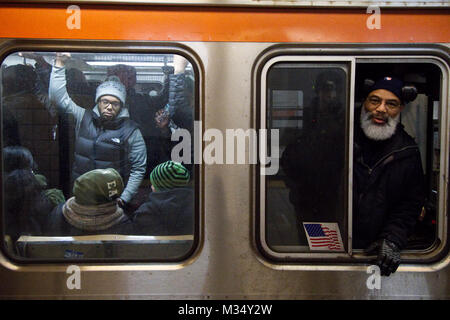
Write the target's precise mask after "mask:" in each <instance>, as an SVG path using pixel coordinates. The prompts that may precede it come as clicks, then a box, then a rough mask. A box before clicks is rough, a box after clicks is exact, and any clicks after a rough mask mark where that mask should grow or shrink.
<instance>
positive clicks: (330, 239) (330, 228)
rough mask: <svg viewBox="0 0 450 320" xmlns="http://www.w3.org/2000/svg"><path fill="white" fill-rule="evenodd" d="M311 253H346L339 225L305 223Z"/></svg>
mask: <svg viewBox="0 0 450 320" xmlns="http://www.w3.org/2000/svg"><path fill="white" fill-rule="evenodd" d="M303 227H304V228H305V232H306V237H307V238H308V244H309V249H310V250H311V251H337V252H342V251H344V245H343V243H342V238H341V233H340V231H339V226H338V224H337V223H321V222H303Z"/></svg>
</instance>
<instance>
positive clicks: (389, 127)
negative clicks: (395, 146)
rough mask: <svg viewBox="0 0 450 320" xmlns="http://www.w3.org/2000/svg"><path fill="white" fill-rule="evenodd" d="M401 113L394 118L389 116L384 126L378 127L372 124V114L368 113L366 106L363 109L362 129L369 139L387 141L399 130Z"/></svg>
mask: <svg viewBox="0 0 450 320" xmlns="http://www.w3.org/2000/svg"><path fill="white" fill-rule="evenodd" d="M399 119H400V113H399V114H397V116H395V117H394V118H391V117H389V116H388V121H387V122H386V123H385V124H383V125H377V124H375V123H373V122H372V115H371V113H369V112H367V111H366V109H365V108H364V106H363V107H362V108H361V128H362V130H363V131H364V133H365V134H366V136H367V137H368V138H369V139H372V140H379V141H381V140H386V139H389V138H390V137H392V135H393V134H394V133H395V129H396V128H397V124H398V121H399Z"/></svg>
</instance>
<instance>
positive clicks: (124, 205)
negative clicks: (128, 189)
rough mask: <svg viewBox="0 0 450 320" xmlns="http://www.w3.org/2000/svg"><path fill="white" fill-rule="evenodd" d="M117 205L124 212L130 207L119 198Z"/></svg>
mask: <svg viewBox="0 0 450 320" xmlns="http://www.w3.org/2000/svg"><path fill="white" fill-rule="evenodd" d="M117 204H118V205H119V207H121V208H122V209H124V210H125V209H127V207H128V205H127V203H126V202H125V201H124V200H123V199H122V198H117Z"/></svg>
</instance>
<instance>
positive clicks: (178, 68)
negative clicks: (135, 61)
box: [173, 54, 188, 74]
mask: <svg viewBox="0 0 450 320" xmlns="http://www.w3.org/2000/svg"><path fill="white" fill-rule="evenodd" d="M187 63H188V61H187V60H186V59H185V58H184V57H183V56H180V55H178V54H174V55H173V67H174V72H173V73H174V74H178V73H183V72H184V71H185V69H186V65H187Z"/></svg>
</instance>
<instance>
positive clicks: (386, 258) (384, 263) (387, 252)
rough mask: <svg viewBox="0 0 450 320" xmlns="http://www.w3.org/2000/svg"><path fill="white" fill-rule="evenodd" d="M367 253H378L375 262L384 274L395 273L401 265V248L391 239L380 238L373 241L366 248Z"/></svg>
mask: <svg viewBox="0 0 450 320" xmlns="http://www.w3.org/2000/svg"><path fill="white" fill-rule="evenodd" d="M365 252H366V254H368V255H370V254H377V259H376V261H375V264H376V265H377V266H379V267H380V270H381V275H382V276H389V275H390V274H391V273H394V272H395V271H396V270H397V268H398V266H399V265H400V249H399V248H398V247H397V245H396V244H395V243H393V242H391V241H389V240H386V239H380V240H378V241H376V242H374V243H372V244H371V245H370V246H369V247H368V248H367V249H366V250H365Z"/></svg>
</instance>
